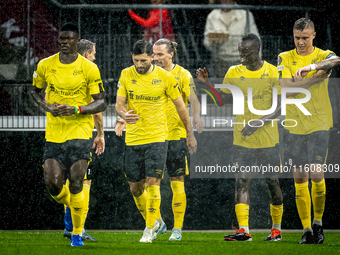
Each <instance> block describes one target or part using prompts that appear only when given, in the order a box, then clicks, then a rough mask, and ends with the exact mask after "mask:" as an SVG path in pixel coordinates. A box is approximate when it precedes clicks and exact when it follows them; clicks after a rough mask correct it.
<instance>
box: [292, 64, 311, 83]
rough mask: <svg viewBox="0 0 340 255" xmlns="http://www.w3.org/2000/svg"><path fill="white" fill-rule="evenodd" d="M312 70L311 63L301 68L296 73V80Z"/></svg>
mask: <svg viewBox="0 0 340 255" xmlns="http://www.w3.org/2000/svg"><path fill="white" fill-rule="evenodd" d="M310 71H311V67H310V65H308V66H305V67H302V68H299V69H298V70H297V71H296V73H295V75H294V81H299V80H301V79H302V78H304V77H306V76H307V74H308V73H309V72H310Z"/></svg>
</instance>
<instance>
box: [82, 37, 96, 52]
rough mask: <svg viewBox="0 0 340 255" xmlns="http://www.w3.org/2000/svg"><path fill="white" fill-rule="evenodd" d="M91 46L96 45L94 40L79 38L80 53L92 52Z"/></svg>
mask: <svg viewBox="0 0 340 255" xmlns="http://www.w3.org/2000/svg"><path fill="white" fill-rule="evenodd" d="M93 46H96V44H95V43H94V42H91V41H89V40H86V39H81V40H80V41H79V43H78V53H79V54H80V55H83V54H84V53H85V52H87V51H88V52H89V53H92V51H93Z"/></svg>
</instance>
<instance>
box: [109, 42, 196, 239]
mask: <svg viewBox="0 0 340 255" xmlns="http://www.w3.org/2000/svg"><path fill="white" fill-rule="evenodd" d="M132 60H133V63H134V65H133V66H132V67H129V68H126V69H124V70H123V71H122V73H121V76H120V79H119V84H118V86H119V88H118V94H117V100H116V111H117V112H118V114H119V115H120V116H121V117H122V118H123V119H124V120H125V121H126V123H127V128H126V138H125V143H126V149H125V174H126V176H127V178H128V181H129V185H130V190H131V193H132V195H133V197H134V200H135V202H136V206H137V208H138V209H139V211H140V212H141V214H142V215H143V217H144V219H145V220H146V228H145V229H144V233H143V236H142V238H141V239H140V242H142V243H152V238H153V234H154V233H153V232H154V231H155V230H157V229H158V228H159V222H158V221H157V217H158V216H159V207H160V202H161V194H160V183H161V179H162V177H163V172H164V165H165V160H166V156H167V148H168V145H167V141H166V139H167V135H168V128H167V117H166V111H167V104H168V97H170V98H171V100H172V102H173V103H174V105H175V107H176V110H177V112H178V115H179V117H180V119H181V120H182V122H183V124H184V126H185V130H186V133H187V134H190V118H189V114H188V111H187V109H186V107H185V104H184V102H183V98H182V97H181V92H180V88H179V86H178V83H177V81H176V79H175V77H174V76H173V75H172V74H171V73H169V72H167V71H165V70H164V69H162V68H160V67H158V66H156V65H153V64H152V60H153V54H152V45H151V44H150V43H149V42H147V41H143V40H140V41H137V42H136V43H135V44H134V46H133V50H132ZM126 101H127V109H125V103H126ZM187 144H188V147H189V144H190V136H188V138H187ZM145 182H146V183H147V188H146V189H145Z"/></svg>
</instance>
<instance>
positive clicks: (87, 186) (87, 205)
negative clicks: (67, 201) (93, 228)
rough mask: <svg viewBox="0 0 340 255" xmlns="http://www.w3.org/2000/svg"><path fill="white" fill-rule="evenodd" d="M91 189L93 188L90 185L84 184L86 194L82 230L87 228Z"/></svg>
mask: <svg viewBox="0 0 340 255" xmlns="http://www.w3.org/2000/svg"><path fill="white" fill-rule="evenodd" d="M90 188H91V186H90V185H89V184H83V192H84V214H83V219H82V223H81V225H82V229H83V228H85V227H84V226H85V221H86V218H87V213H88V211H89V206H90Z"/></svg>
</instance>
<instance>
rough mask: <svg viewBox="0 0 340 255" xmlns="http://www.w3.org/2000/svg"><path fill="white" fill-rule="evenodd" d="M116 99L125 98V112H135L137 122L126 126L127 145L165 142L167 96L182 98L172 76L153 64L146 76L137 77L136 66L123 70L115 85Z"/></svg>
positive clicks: (166, 131)
mask: <svg viewBox="0 0 340 255" xmlns="http://www.w3.org/2000/svg"><path fill="white" fill-rule="evenodd" d="M117 95H118V96H121V97H125V98H127V110H128V111H129V110H134V112H133V114H138V116H139V120H138V121H137V123H136V124H127V126H126V136H125V143H126V145H141V144H148V143H155V142H164V141H165V140H166V138H167V136H168V127H167V117H166V110H167V105H168V96H169V97H170V98H171V99H172V100H175V99H177V98H179V97H180V96H181V92H180V88H179V86H178V83H177V81H176V79H175V77H174V76H173V75H172V74H171V73H170V72H167V71H165V70H164V69H162V68H160V67H158V66H156V65H153V70H152V72H151V73H149V74H139V73H138V72H137V71H136V68H135V66H131V67H129V68H126V69H124V70H123V71H122V73H121V76H120V78H119V82H118V92H117Z"/></svg>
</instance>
